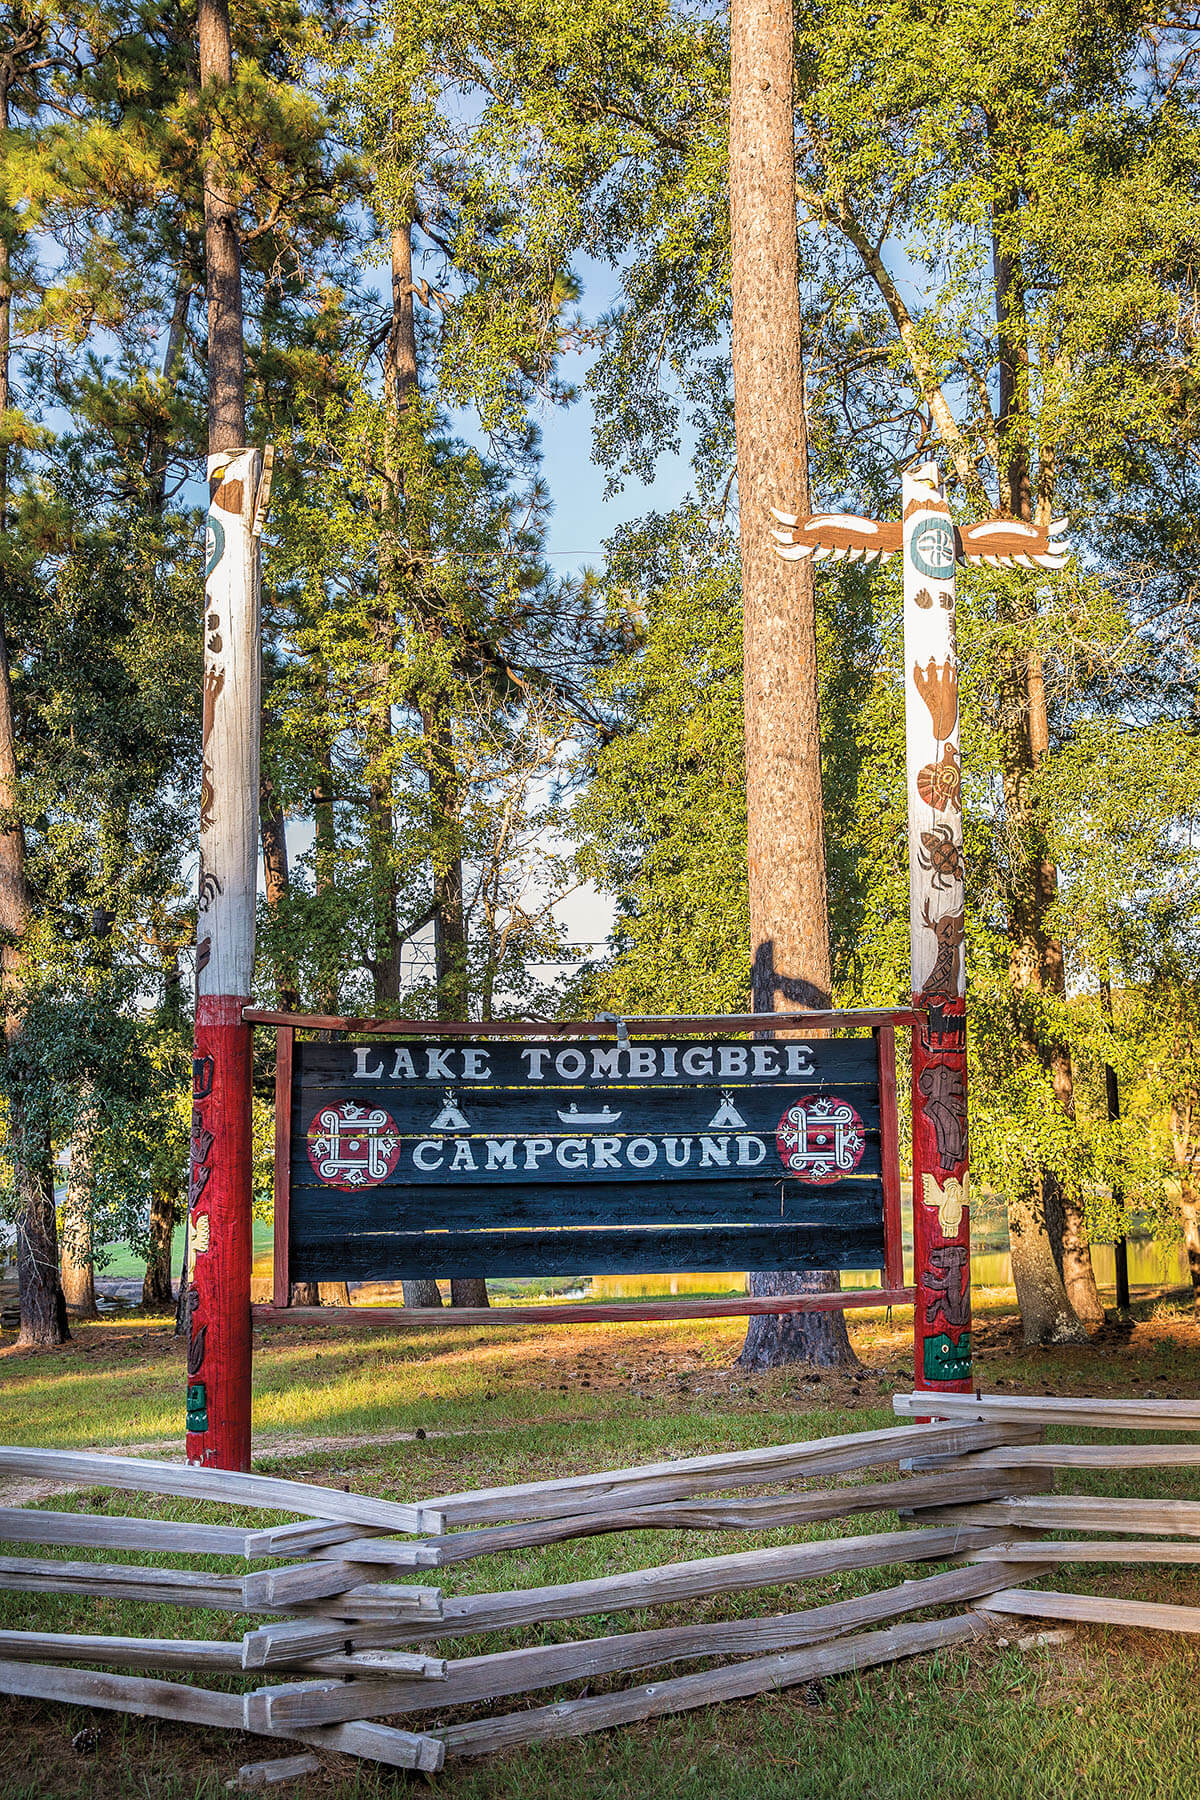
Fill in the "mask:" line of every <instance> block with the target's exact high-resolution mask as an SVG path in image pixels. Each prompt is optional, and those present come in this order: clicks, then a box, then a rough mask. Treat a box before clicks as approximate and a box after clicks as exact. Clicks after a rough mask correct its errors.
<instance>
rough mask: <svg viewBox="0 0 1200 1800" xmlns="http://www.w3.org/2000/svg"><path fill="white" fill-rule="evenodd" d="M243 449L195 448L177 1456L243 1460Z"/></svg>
mask: <svg viewBox="0 0 1200 1800" xmlns="http://www.w3.org/2000/svg"><path fill="white" fill-rule="evenodd" d="M262 467H263V458H262V456H261V455H260V454H259V452H258V451H257V450H228V451H222V452H217V453H215V454H212V455H210V456H209V459H208V477H209V490H210V493H211V496H212V498H211V500H210V503H209V509H208V535H207V543H206V551H207V554H206V558H205V571H204V607H205V612H204V713H203V727H202V731H203V751H202V763H201V776H200V875H199V890H198V897H197V907H196V1047H195V1057H194V1061H193V1064H192V1139H191V1167H190V1173H189V1178H188V1259H187V1270H186V1273H185V1277H184V1279H185V1280H186V1281H187V1283H188V1287H189V1290H190V1291H189V1296H188V1298H189V1302H190V1314H191V1337H190V1339H189V1342H188V1366H187V1373H188V1389H187V1457H188V1461H189V1462H191V1463H204V1464H207V1465H209V1466H210V1467H213V1468H219V1469H248V1468H249V1466H250V1261H251V1244H250V1236H251V1216H250V1189H251V1137H250V1053H251V1027H250V1026H249V1025H246V1024H244V1023H243V1021H242V1008H243V1007H244V1006H247V1005H248V1004H249V1001H250V990H251V983H252V978H253V974H254V912H255V902H256V897H257V895H256V890H257V874H258V725H259V717H258V715H259V688H260V673H261V671H260V648H259V567H258V544H259V539H258V533H259V531H261V528H262V509H263V507H264V506H265V502H266V486H267V484H266V482H265V481H261V480H260V477H261V473H262Z"/></svg>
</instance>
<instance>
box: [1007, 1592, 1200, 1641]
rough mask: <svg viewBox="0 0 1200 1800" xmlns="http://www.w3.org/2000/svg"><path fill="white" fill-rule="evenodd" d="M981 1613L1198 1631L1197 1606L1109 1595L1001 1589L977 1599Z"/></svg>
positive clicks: (1199, 1615)
mask: <svg viewBox="0 0 1200 1800" xmlns="http://www.w3.org/2000/svg"><path fill="white" fill-rule="evenodd" d="M975 1605H976V1607H977V1608H978V1609H979V1610H980V1611H981V1612H989V1613H1018V1614H1020V1615H1021V1617H1022V1618H1033V1619H1077V1620H1078V1621H1079V1622H1080V1623H1081V1624H1087V1625H1129V1626H1132V1627H1133V1628H1135V1629H1136V1630H1139V1631H1187V1632H1200V1606H1172V1605H1170V1604H1166V1605H1163V1604H1160V1603H1159V1602H1158V1601H1155V1600H1114V1599H1112V1598H1111V1597H1110V1596H1109V1595H1108V1594H1058V1593H1053V1592H1050V1591H1049V1590H1048V1591H1047V1592H1045V1593H1041V1592H1037V1591H1035V1590H1034V1589H1032V1588H1001V1589H1000V1591H999V1592H998V1593H995V1594H989V1595H988V1596H987V1597H986V1599H983V1600H977V1601H976V1602H975Z"/></svg>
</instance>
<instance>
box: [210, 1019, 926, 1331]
mask: <svg viewBox="0 0 1200 1800" xmlns="http://www.w3.org/2000/svg"><path fill="white" fill-rule="evenodd" d="M244 1018H245V1019H246V1021H247V1023H253V1024H262V1025H274V1026H275V1028H276V1114H275V1263H274V1283H273V1298H272V1304H271V1305H269V1306H261V1305H260V1306H255V1307H254V1308H253V1309H252V1310H253V1314H254V1318H255V1321H256V1322H259V1323H273V1324H282V1323H289V1322H290V1323H297V1324H299V1323H303V1322H306V1321H310V1320H313V1319H318V1318H319V1319H320V1320H322V1321H324V1322H333V1321H337V1320H339V1319H342V1320H346V1321H349V1320H353V1322H354V1323H355V1324H359V1325H370V1324H378V1325H390V1326H392V1327H395V1326H396V1325H397V1324H404V1325H408V1326H440V1327H445V1326H447V1325H477V1324H485V1323H490V1324H502V1323H512V1324H521V1323H560V1324H589V1323H597V1322H602V1321H609V1322H612V1321H626V1320H629V1321H633V1320H645V1321H653V1320H670V1319H684V1318H721V1317H745V1316H749V1315H750V1314H754V1313H790V1312H826V1311H839V1310H842V1309H845V1308H852V1307H863V1306H892V1305H912V1304H913V1302H914V1300H915V1298H916V1293H915V1289H914V1288H912V1287H907V1286H906V1285H905V1282H904V1251H903V1236H902V1221H901V1196H900V1164H899V1136H898V1123H899V1121H898V1112H897V1094H896V1048H895V1034H896V1030H897V1028H900V1029H906V1030H907V1029H911V1028H912V1027H914V1026H918V1025H920V1024H922V1023H923V1022H924V1013H923V1011H922V1010H921V1009H920V1008H915V1009H913V1008H910V1009H904V1010H889V1011H870V1010H863V1011H854V1012H841V1013H838V1012H828V1013H813V1012H807V1013H792V1014H784V1013H774V1014H765V1015H759V1014H724V1015H710V1016H703V1017H696V1018H661V1019H651V1018H640V1019H629V1020H625V1021H622V1022H621V1024H620V1026H619V1027H618V1024H617V1022H616V1021H614V1020H612V1019H607V1020H571V1021H546V1020H503V1021H497V1022H493V1023H490V1024H479V1023H476V1022H474V1021H441V1022H438V1021H429V1020H426V1019H420V1020H413V1019H399V1020H395V1019H393V1020H376V1019H362V1018H349V1017H347V1018H340V1017H338V1018H335V1017H332V1016H326V1015H313V1014H289V1013H279V1012H273V1011H269V1010H264V1009H253V1008H247V1009H246V1011H245V1014H244ZM847 1029H855V1030H858V1031H863V1030H869V1031H870V1033H871V1036H872V1039H873V1041H874V1044H875V1051H876V1061H877V1069H878V1087H879V1109H880V1133H879V1152H880V1182H881V1185H882V1192H883V1252H884V1254H883V1266H882V1270H881V1274H882V1283H881V1285H880V1286H879V1287H878V1288H859V1289H851V1290H847V1291H844V1292H839V1293H833V1294H781V1295H775V1296H770V1297H763V1298H759V1297H752V1296H749V1295H746V1296H744V1297H734V1298H731V1299H727V1300H725V1299H711V1300H707V1299H706V1300H663V1301H651V1302H626V1303H618V1304H606V1305H601V1304H591V1303H588V1302H582V1303H571V1302H567V1303H548V1304H544V1305H536V1306H504V1307H496V1308H490V1307H489V1308H483V1307H479V1308H474V1307H450V1308H444V1307H429V1308H413V1307H360V1306H354V1307H341V1308H339V1307H319V1308H308V1307H295V1306H290V1305H289V1304H288V1300H289V1295H290V1290H291V1267H290V1263H291V1223H292V1220H291V1211H292V1167H291V1156H292V1135H293V1134H292V1126H293V1119H292V1107H293V1085H294V1084H293V1070H294V1046H295V1041H296V1033H297V1031H298V1030H308V1031H320V1032H322V1033H326V1032H328V1033H336V1034H337V1035H338V1036H339V1037H342V1036H352V1037H355V1038H359V1037H365V1038H371V1039H375V1038H378V1039H392V1040H399V1041H400V1042H403V1040H404V1039H406V1038H407V1039H412V1038H423V1039H424V1038H427V1039H435V1038H445V1039H448V1040H451V1041H453V1040H454V1039H456V1038H466V1037H469V1038H471V1039H478V1040H482V1039H498V1040H502V1039H505V1038H524V1039H539V1040H542V1041H545V1042H547V1043H548V1044H553V1043H555V1042H556V1041H557V1042H559V1043H561V1042H562V1041H563V1040H568V1041H569V1040H570V1039H572V1038H579V1037H587V1038H595V1039H603V1038H613V1037H614V1036H617V1037H618V1041H622V1040H623V1037H624V1036H626V1035H627V1036H628V1037H630V1038H632V1037H639V1038H646V1037H649V1036H664V1035H670V1036H672V1037H674V1036H679V1035H697V1036H699V1035H703V1036H705V1037H712V1036H729V1035H731V1034H733V1033H745V1032H752V1033H756V1034H759V1040H760V1041H761V1039H762V1036H763V1035H764V1034H765V1033H766V1032H767V1031H770V1032H772V1033H775V1032H778V1031H787V1032H790V1034H791V1036H790V1038H788V1039H784V1040H781V1042H789V1041H791V1042H794V1041H795V1040H796V1036H797V1034H798V1033H801V1032H802V1033H804V1035H806V1036H815V1037H818V1038H824V1037H826V1036H828V1035H829V1034H830V1033H832V1032H834V1031H838V1030H847ZM618 1033H619V1034H620V1035H619V1036H618ZM772 1266H774V1265H773V1264H772ZM530 1272H531V1273H536V1272H537V1271H536V1268H533V1269H531V1270H530ZM330 1278H333V1277H332V1276H331V1277H330Z"/></svg>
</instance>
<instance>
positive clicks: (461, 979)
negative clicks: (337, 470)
mask: <svg viewBox="0 0 1200 1800" xmlns="http://www.w3.org/2000/svg"><path fill="white" fill-rule="evenodd" d="M390 248H391V263H392V329H391V334H390V336H389V338H388V345H387V358H386V364H385V369H384V392H385V395H386V404H387V409H388V412H387V471H386V475H387V479H386V484H385V495H386V501H385V503H386V505H387V506H388V508H389V516H388V517H387V518H386V519H385V521H384V532H383V555H382V559H381V565H382V566H381V571H380V573H381V578H382V583H381V584H382V586H383V588H384V591H385V594H394V593H395V590H396V587H397V585H398V583H399V581H400V580H401V579H405V578H406V579H408V580H410V581H411V580H413V579H419V576H416V575H415V574H414V571H416V570H417V569H419V567H420V565H421V564H422V563H424V562H427V560H428V557H429V549H430V544H429V526H428V521H427V519H426V517H425V514H424V510H423V498H422V497H420V496H419V495H418V494H417V493H416V492H415V491H414V483H413V482H412V481H411V479H410V480H408V481H407V482H406V480H405V466H406V457H411V455H412V450H413V434H414V429H415V427H414V419H413V411H414V408H415V406H416V403H417V400H418V398H419V396H420V373H419V369H418V365H417V334H416V318H415V314H414V309H413V284H412V273H413V271H412V225H411V223H410V221H409V220H407V219H406V220H405V221H404V222H403V223H402V224H400V225H398V226H397V227H396V228H395V229H394V230H393V231H392V233H391V244H390ZM406 553H407V554H406ZM405 564H407V574H406V575H405V573H404V572H403V571H404V566H405ZM418 598H419V599H421V598H423V596H418ZM393 619H394V607H389V610H388V612H387V614H386V617H385V618H384V619H383V620H382V621H381V624H382V626H383V628H384V630H385V631H387V632H389V633H390V631H391V629H392V621H393ZM427 629H429V630H430V631H436V630H437V623H436V620H434V619H433V618H429V619H427ZM420 710H421V723H422V728H423V730H424V734H425V758H426V768H427V773H428V779H429V839H430V862H431V865H432V876H433V929H434V947H435V948H434V954H435V967H436V981H437V1014H438V1017H439V1019H465V1018H466V1017H467V1011H468V1004H469V995H468V991H467V954H466V930H465V924H464V918H463V874H462V840H461V829H460V821H459V808H460V805H461V793H460V787H459V779H458V769H457V766H456V763H455V758H454V737H453V730H452V726H451V722H450V715H449V709H448V707H447V705H446V703H445V697H444V696H443V695H441V694H430V695H428V696H426V697H425V698H424V699H423V701H422V703H421V709H420ZM385 729H386V731H387V732H389V733H390V730H391V709H390V706H389V707H388V709H387V718H386V722H385V720H384V717H383V702H382V701H381V704H380V715H379V718H378V720H377V725H376V732H377V738H378V741H379V742H380V743H382V742H383V741H384V732H385ZM381 788H382V784H381ZM376 804H377V810H378V816H379V819H380V821H381V824H382V820H383V818H384V814H385V808H386V816H387V819H388V822H389V829H390V821H391V800H390V791H389V793H388V795H387V796H386V798H385V796H384V794H383V793H382V791H381V792H380V795H379V798H378V802H377V803H376ZM389 849H390V845H389ZM383 899H384V903H385V906H386V913H385V914H384V924H385V929H384V930H383V931H382V932H377V945H378V948H377V950H376V955H377V956H379V957H381V958H382V959H383V961H384V967H385V968H386V969H388V971H389V975H390V958H391V956H392V955H394V957H395V970H396V983H397V988H398V986H399V955H400V943H399V941H398V938H397V941H395V943H394V945H393V942H392V940H391V939H390V937H389V936H388V932H389V931H390V930H392V929H394V928H395V917H396V907H395V898H394V892H393V891H392V889H390V888H385V889H384V890H383ZM376 981H377V984H378V981H379V975H378V973H377V975H376ZM389 998H390V995H389ZM402 1287H403V1291H404V1304H405V1306H440V1305H441V1304H442V1296H441V1291H440V1289H439V1288H438V1284H437V1282H436V1281H434V1280H432V1279H425V1280H420V1281H405V1282H403V1283H402ZM450 1304H451V1305H452V1306H486V1305H487V1304H488V1292H487V1282H486V1281H484V1280H483V1279H482V1278H472V1279H467V1280H462V1279H459V1280H456V1281H452V1282H451V1283H450Z"/></svg>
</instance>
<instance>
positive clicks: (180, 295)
mask: <svg viewBox="0 0 1200 1800" xmlns="http://www.w3.org/2000/svg"><path fill="white" fill-rule="evenodd" d="M194 293H195V288H194V286H193V284H192V281H191V278H190V277H189V276H187V275H184V274H182V273H181V274H180V276H179V279H178V281H177V282H176V284H175V303H174V305H173V306H172V308H171V323H170V325H169V326H168V328H167V346H166V350H165V351H164V353H163V368H162V372H163V381H164V382H165V383H166V385H167V388H168V390H169V391H171V392H174V389H175V387H176V385H177V383H178V381H179V376H180V373H181V372H182V369H183V346H184V343H185V341H186V338H187V316H188V311H189V309H190V307H191V304H192V296H193V294H194ZM168 448H169V446H168V441H167V432H166V428H165V426H161V425H155V426H153V427H152V428H151V430H150V432H149V433H148V434H147V438H146V462H145V468H146V505H147V510H148V511H149V513H150V516H151V518H154V519H160V520H161V518H162V516H163V513H164V511H165V510H166V504H167V456H168Z"/></svg>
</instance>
